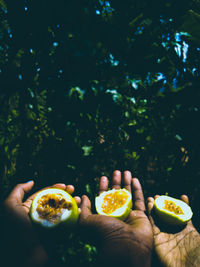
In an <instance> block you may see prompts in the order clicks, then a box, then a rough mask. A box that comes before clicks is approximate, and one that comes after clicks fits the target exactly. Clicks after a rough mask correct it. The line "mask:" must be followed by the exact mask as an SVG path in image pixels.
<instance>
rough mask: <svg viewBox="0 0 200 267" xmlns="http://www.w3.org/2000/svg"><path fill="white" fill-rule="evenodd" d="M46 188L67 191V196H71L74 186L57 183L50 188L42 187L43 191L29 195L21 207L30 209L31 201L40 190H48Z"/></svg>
mask: <svg viewBox="0 0 200 267" xmlns="http://www.w3.org/2000/svg"><path fill="white" fill-rule="evenodd" d="M48 188H59V189H63V190H65V191H67V192H68V193H69V194H73V192H74V186H73V185H65V184H62V183H57V184H54V185H51V186H47V187H44V188H43V189H41V190H39V191H38V192H36V193H34V194H33V195H31V196H30V197H29V198H28V199H27V200H26V201H25V202H24V203H23V206H25V207H26V208H28V209H30V207H31V204H32V201H33V199H34V198H35V197H36V195H37V194H38V193H39V192H40V191H42V190H45V189H48Z"/></svg>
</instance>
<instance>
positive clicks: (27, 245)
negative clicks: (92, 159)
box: [3, 181, 80, 267]
mask: <svg viewBox="0 0 200 267" xmlns="http://www.w3.org/2000/svg"><path fill="white" fill-rule="evenodd" d="M33 185H34V182H33V181H30V182H28V183H24V184H18V185H17V186H16V187H15V188H14V189H13V190H12V192H11V193H10V195H9V196H8V197H7V199H6V200H5V202H4V205H3V209H4V219H3V221H4V227H3V229H4V232H3V234H4V241H5V245H4V250H5V252H4V255H3V256H4V258H5V261H6V265H5V266H12V265H13V262H12V261H14V264H15V265H18V266H29V267H31V266H44V264H45V263H46V262H47V258H48V257H47V254H46V251H45V250H44V248H43V246H42V245H41V243H40V242H39V240H38V237H37V234H36V233H35V231H34V228H33V226H32V223H31V220H30V217H29V209H30V206H31V203H32V200H33V199H34V197H35V195H36V193H35V194H33V195H31V196H30V197H28V198H27V199H26V200H25V201H24V202H23V199H24V197H25V195H26V194H27V193H28V192H29V191H30V190H31V189H32V188H33ZM51 187H56V188H61V189H64V190H66V191H67V192H68V193H70V194H72V193H73V192H74V187H73V186H72V185H68V186H66V185H64V184H55V185H53V186H51ZM76 201H77V202H79V203H80V198H78V197H76ZM6 245H7V246H6ZM11 252H12V254H11ZM9 261H10V263H9ZM17 263H18V264H17ZM9 264H10V265H9Z"/></svg>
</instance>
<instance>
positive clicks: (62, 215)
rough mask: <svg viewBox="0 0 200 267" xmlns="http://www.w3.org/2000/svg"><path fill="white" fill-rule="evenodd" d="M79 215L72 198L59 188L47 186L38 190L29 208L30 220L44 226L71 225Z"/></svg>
mask: <svg viewBox="0 0 200 267" xmlns="http://www.w3.org/2000/svg"><path fill="white" fill-rule="evenodd" d="M78 216H79V212H78V206H77V204H76V201H75V200H74V198H73V197H72V196H71V195H70V194H68V193H67V192H66V191H64V190H62V189H59V188H47V189H44V190H41V191H40V192H38V194H37V195H36V196H35V198H34V199H33V202H32V205H31V208H30V217H31V219H32V221H33V222H34V223H36V224H39V225H40V226H43V227H45V228H54V227H57V226H58V225H63V224H66V225H69V226H70V225H73V224H75V223H76V222H77V220H78Z"/></svg>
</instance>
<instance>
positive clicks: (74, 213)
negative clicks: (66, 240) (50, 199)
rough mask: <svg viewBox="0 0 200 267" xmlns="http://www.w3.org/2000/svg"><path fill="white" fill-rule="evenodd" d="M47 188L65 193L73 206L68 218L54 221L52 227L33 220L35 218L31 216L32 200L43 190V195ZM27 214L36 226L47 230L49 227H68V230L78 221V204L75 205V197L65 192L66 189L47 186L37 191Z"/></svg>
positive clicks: (47, 190)
mask: <svg viewBox="0 0 200 267" xmlns="http://www.w3.org/2000/svg"><path fill="white" fill-rule="evenodd" d="M49 190H51V192H54V193H56V192H57V193H58V192H60V193H63V194H64V195H67V197H68V201H69V200H70V202H71V204H72V207H73V208H72V210H71V214H70V216H69V217H68V218H66V219H65V220H63V221H60V222H59V223H56V224H55V225H53V226H52V227H48V226H45V225H43V224H42V223H41V222H39V221H37V220H35V218H34V217H33V208H34V203H35V202H34V201H36V200H37V197H38V194H41V192H43V194H42V195H45V194H47V193H48V192H49ZM29 215H30V218H31V220H32V222H33V223H34V224H35V226H36V227H39V228H43V229H47V230H51V229H55V228H56V229H61V230H62V229H63V228H65V229H67V228H68V230H71V229H72V228H73V227H74V226H75V225H76V223H77V221H78V217H79V211H78V206H77V203H76V201H75V199H74V198H73V197H72V196H71V195H70V194H69V193H67V192H66V191H64V190H63V189H60V188H47V189H43V190H41V191H39V192H38V193H37V195H36V196H35V198H34V199H33V201H32V204H31V208H30V211H29Z"/></svg>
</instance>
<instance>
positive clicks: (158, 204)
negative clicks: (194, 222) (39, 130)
mask: <svg viewBox="0 0 200 267" xmlns="http://www.w3.org/2000/svg"><path fill="white" fill-rule="evenodd" d="M164 200H169V201H173V202H174V203H175V204H176V205H178V206H180V207H181V209H182V211H183V213H184V215H183V214H181V215H179V214H174V213H172V212H170V211H168V210H166V209H164V207H163V206H164ZM154 209H155V212H156V213H157V215H158V216H159V217H160V219H161V220H162V221H164V222H167V223H168V224H170V225H185V224H187V222H188V221H189V220H190V219H191V218H192V215H193V213H192V210H191V208H190V206H189V205H187V204H186V203H185V202H184V201H182V200H180V199H176V198H173V197H169V196H165V195H162V196H159V197H158V198H156V199H155V202H154Z"/></svg>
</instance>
